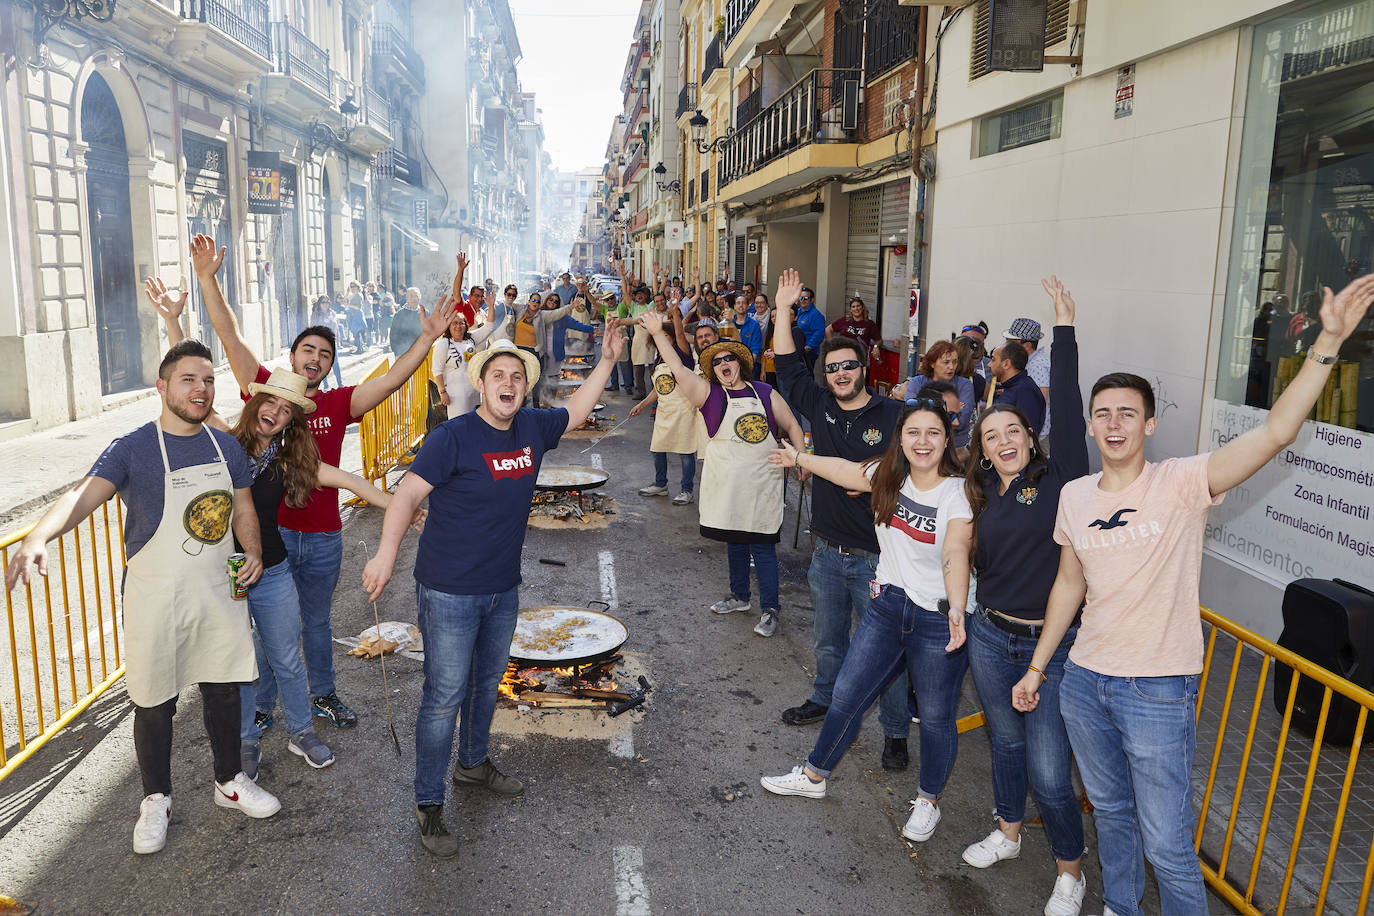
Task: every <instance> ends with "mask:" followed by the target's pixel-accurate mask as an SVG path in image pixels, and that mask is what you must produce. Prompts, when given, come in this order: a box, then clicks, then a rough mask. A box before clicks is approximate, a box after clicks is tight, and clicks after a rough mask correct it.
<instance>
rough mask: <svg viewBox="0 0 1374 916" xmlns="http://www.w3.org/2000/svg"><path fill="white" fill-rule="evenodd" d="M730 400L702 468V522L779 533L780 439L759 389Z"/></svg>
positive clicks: (780, 498) (780, 527) (726, 404)
mask: <svg viewBox="0 0 1374 916" xmlns="http://www.w3.org/2000/svg"><path fill="white" fill-rule="evenodd" d="M748 390H749V396H748V397H737V398H734V397H730V396H729V394H728V393H727V394H726V398H725V419H723V420H722V421H721V424H720V428H719V429H718V430H716V434H715V435H714V436H712V437H711V438H710V440H709V441H708V442H707V443H706V467H705V468H704V469H703V470H702V472H701V499H700V505H701V514H700V518H701V525H702V527H704V528H717V529H720V530H722V531H747V532H750V533H753V534H777V533H778V531H779V530H781V529H782V474H783V471H782V468H775V467H772V466H770V465H769V464H768V453H769V451H770V450H772V449H775V448H778V441H777V439H775V438H774V437H773V434H772V432H771V431H770V430H769V429H768V415H767V414H766V413H765V412H764V409H763V401H762V400H760V398H759V396H758V389H757V388H755V387H754V385H753V383H752V382H751V383H749V386H748Z"/></svg>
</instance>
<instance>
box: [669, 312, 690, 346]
mask: <svg viewBox="0 0 1374 916" xmlns="http://www.w3.org/2000/svg"><path fill="white" fill-rule="evenodd" d="M668 317H670V318H672V320H673V337H675V338H676V339H677V348H678V349H679V350H681V351H682V352H683V353H691V352H692V342H691V341H690V340H688V339H687V319H686V318H683V317H682V310H681V309H677V308H670V309H668Z"/></svg>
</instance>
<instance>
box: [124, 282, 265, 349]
mask: <svg viewBox="0 0 1374 916" xmlns="http://www.w3.org/2000/svg"><path fill="white" fill-rule="evenodd" d="M143 292H144V294H145V295H146V296H147V297H148V301H149V302H151V303H152V304H153V309H154V310H155V311H156V312H157V313H158V315H159V316H161V318H162V323H163V324H165V325H166V326H167V346H168V347H175V346H176V345H177V344H179V343H181V342H182V341H183V340H185V339H186V332H185V330H183V329H182V327H181V313H182V311H183V310H184V309H185V308H186V297H187V296H188V295H190V294H189V293H187V292H186V291H185V290H182V293H181V295H180V296H174V295H172V294H171V293H170V292H168V291H167V284H166V283H163V282H162V278H161V277H149V278H147V279H146V280H144V281H143ZM254 371H256V370H254Z"/></svg>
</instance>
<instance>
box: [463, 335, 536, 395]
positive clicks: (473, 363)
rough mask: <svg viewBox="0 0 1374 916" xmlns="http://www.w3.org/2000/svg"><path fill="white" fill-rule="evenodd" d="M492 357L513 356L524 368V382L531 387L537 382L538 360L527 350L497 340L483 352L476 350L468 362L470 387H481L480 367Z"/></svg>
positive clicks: (506, 341) (507, 341) (505, 341)
mask: <svg viewBox="0 0 1374 916" xmlns="http://www.w3.org/2000/svg"><path fill="white" fill-rule="evenodd" d="M494 356H515V357H518V358H519V360H520V362H521V363H523V364H524V366H525V382H526V383H527V384H528V385H529V386H530V387H531V388H533V387H534V383H535V382H536V381H538V380H539V360H538V359H536V358H535V356H534V354H533V353H531V352H530V351H528V350H522V349H520V348H519V347H517V346H516V345H515V344H514V343H512V342H511V341H509V340H498V341H496V342H495V343H493V344H492V345H491V346H489V347H487V348H486V349H485V350H478V351H477V352H476V353H474V354H473V355H472V357H471V358H470V359H469V360H468V378H469V379H470V380H471V381H472V387H474V388H481V387H482V367H483V366H485V365H486V364H487V363H488V362H489V361H490V360H491V358H492V357H494Z"/></svg>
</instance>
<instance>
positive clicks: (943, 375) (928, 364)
mask: <svg viewBox="0 0 1374 916" xmlns="http://www.w3.org/2000/svg"><path fill="white" fill-rule="evenodd" d="M919 369H920V372H919V373H918V374H916V375H913V376H912V377H911V378H909V379H907V383H906V387H905V388H901V387H900V386H898V388H894V389H892V394H891V395H890V397H892V398H895V399H897V400H902V399H904V398H913V397H915V396H916V394H917V392H919V391H920V390H921V388H923V387H924V386H925V383H926V382H949V383H950V384H951V385H953V386H954V391H955V393H956V394H957V395H958V396H959V403H960V405H961V406H960V408H959V413H958V414H957V415H955V416H952V417H950V419H951V420H952V421H953V422H954V446H955V448H964V447H966V446H967V445H968V434H969V428H970V427H971V426H972V425H973V408H974V406H975V405H976V404H977V398H976V397H975V396H974V393H973V382H971V381H969V380H968V379H966V378H964V377H963V376H961V375H959V374H958V373H959V349H958V347H956V346H954V344H953V343H951V342H950V341H948V340H937V341H935V343H933V344H931V345H930V349H929V350H927V351H926V353H925V355H924V356H922V357H921V365H920V367H919Z"/></svg>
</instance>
